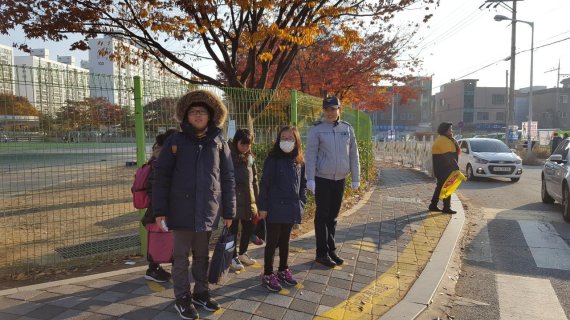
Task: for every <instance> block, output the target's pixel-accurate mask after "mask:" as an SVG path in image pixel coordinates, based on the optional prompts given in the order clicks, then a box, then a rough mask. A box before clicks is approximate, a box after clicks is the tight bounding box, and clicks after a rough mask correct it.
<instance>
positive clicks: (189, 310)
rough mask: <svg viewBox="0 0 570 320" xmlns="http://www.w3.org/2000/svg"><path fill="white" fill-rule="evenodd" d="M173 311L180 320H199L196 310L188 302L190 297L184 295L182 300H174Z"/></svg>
mask: <svg viewBox="0 0 570 320" xmlns="http://www.w3.org/2000/svg"><path fill="white" fill-rule="evenodd" d="M174 309H176V311H178V314H179V315H180V318H182V319H199V318H200V315H198V310H196V308H195V307H194V305H193V304H192V303H191V301H190V296H189V295H188V294H185V295H184V296H183V297H182V298H180V299H176V302H175V303H174Z"/></svg>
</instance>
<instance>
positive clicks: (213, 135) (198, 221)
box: [152, 90, 236, 319]
mask: <svg viewBox="0 0 570 320" xmlns="http://www.w3.org/2000/svg"><path fill="white" fill-rule="evenodd" d="M226 114H227V109H226V107H225V106H224V104H223V103H222V101H220V100H219V98H218V97H217V96H215V95H214V94H213V93H211V92H209V91H206V90H195V91H191V92H189V93H187V94H186V95H184V96H183V97H182V98H180V100H179V101H178V103H177V105H176V118H177V120H178V121H180V123H181V124H180V127H181V128H182V132H179V133H176V134H173V135H171V136H170V137H169V138H168V139H167V141H166V143H165V144H164V146H163V148H162V151H161V152H160V155H159V157H158V161H157V163H156V166H155V180H154V185H153V194H152V203H153V207H154V216H155V217H156V223H157V224H158V225H159V226H160V225H161V223H162V222H163V221H166V224H167V225H168V228H169V229H172V230H173V232H174V252H173V255H174V263H173V265H172V280H173V282H174V295H175V297H176V302H175V304H174V308H175V309H176V310H177V311H178V313H179V314H180V316H181V317H182V318H183V319H197V318H198V317H199V315H198V312H197V310H196V308H195V306H194V305H196V306H201V307H203V308H204V309H206V310H209V311H215V310H218V309H219V308H220V306H219V304H218V303H217V302H216V301H215V300H213V299H212V298H210V294H209V289H208V277H207V273H208V265H209V256H208V254H209V252H208V244H209V240H210V235H211V233H212V229H215V228H216V227H217V225H218V221H219V219H220V216H221V217H222V218H223V219H224V225H225V226H226V227H228V228H229V227H230V226H231V224H232V220H233V218H234V217H235V215H236V195H235V180H234V167H233V163H232V157H231V154H230V148H229V146H228V144H227V142H226V141H225V140H224V139H223V138H222V129H221V128H220V127H221V126H222V124H223V123H224V121H225V118H226ZM190 252H192V275H193V278H194V281H195V285H194V290H193V294H191V290H190V284H189V277H188V267H189V262H188V256H189V255H190Z"/></svg>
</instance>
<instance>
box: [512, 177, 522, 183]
mask: <svg viewBox="0 0 570 320" xmlns="http://www.w3.org/2000/svg"><path fill="white" fill-rule="evenodd" d="M520 179H521V178H511V182H519V180H520Z"/></svg>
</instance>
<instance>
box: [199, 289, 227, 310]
mask: <svg viewBox="0 0 570 320" xmlns="http://www.w3.org/2000/svg"><path fill="white" fill-rule="evenodd" d="M192 302H194V304H195V305H198V306H201V307H202V308H204V309H206V310H208V311H216V310H219V309H220V304H219V303H218V302H217V301H216V300H214V299H212V298H210V293H209V292H207V291H206V292H202V293H194V295H193V296H192Z"/></svg>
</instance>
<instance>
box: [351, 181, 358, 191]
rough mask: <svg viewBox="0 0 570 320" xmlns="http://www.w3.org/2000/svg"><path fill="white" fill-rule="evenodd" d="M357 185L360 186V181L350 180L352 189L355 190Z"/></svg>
mask: <svg viewBox="0 0 570 320" xmlns="http://www.w3.org/2000/svg"><path fill="white" fill-rule="evenodd" d="M358 187H360V182H358V181H356V182H354V181H353V182H352V190H356V189H358Z"/></svg>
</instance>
